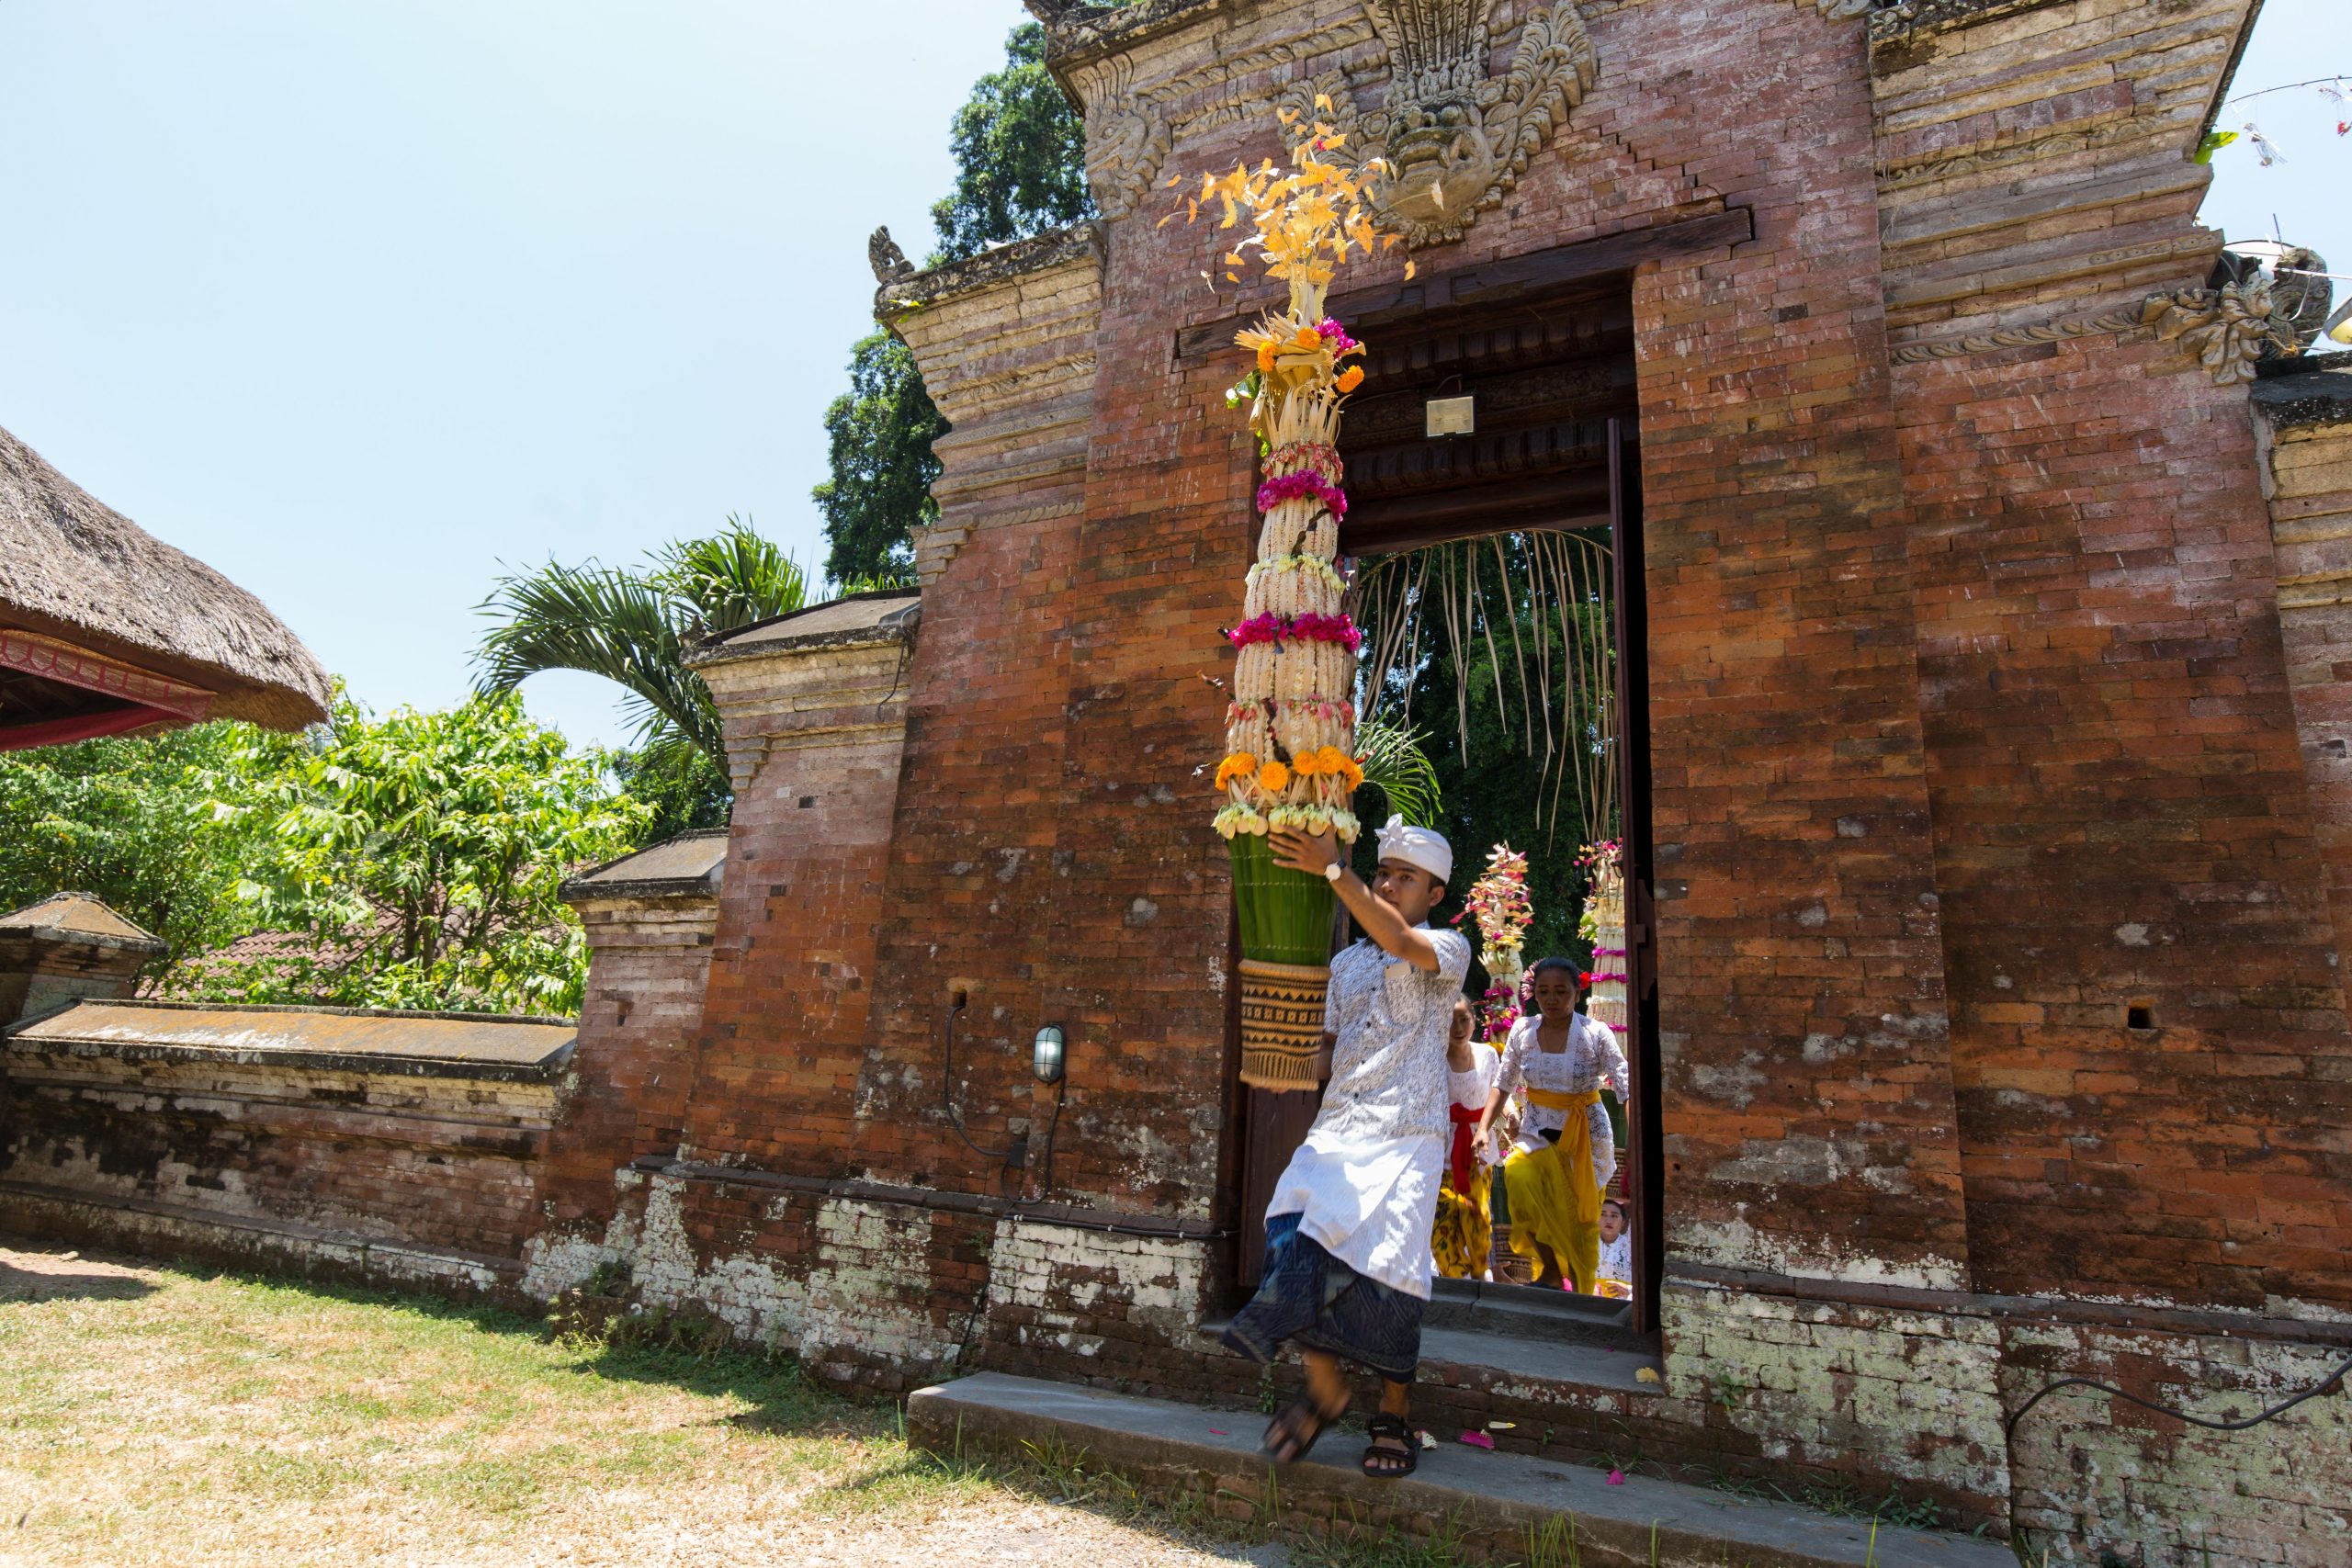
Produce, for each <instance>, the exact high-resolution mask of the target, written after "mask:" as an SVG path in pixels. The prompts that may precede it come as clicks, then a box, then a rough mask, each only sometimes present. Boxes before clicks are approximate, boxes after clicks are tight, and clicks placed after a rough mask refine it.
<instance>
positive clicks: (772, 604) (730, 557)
mask: <svg viewBox="0 0 2352 1568" xmlns="http://www.w3.org/2000/svg"><path fill="white" fill-rule="evenodd" d="M808 603H809V577H808V573H806V572H805V571H803V570H801V569H800V566H799V564H798V563H797V562H796V561H794V560H793V559H792V558H791V557H789V556H787V555H786V554H785V553H784V552H783V551H782V550H780V549H778V548H777V547H775V545H774V544H773V543H771V542H770V541H768V540H766V539H764V538H762V537H761V536H759V535H758V534H756V533H754V532H752V527H751V525H750V524H749V523H748V522H744V521H741V520H739V519H737V518H734V517H729V519H728V520H727V527H726V529H725V530H724V531H723V532H721V533H718V534H715V535H712V536H709V537H707V538H701V539H686V540H682V541H680V542H678V543H675V544H671V545H665V546H663V547H662V548H661V549H659V550H656V551H654V552H653V554H652V555H651V556H650V557H649V558H647V560H646V562H645V564H643V565H642V566H637V567H608V566H603V565H600V564H598V563H597V562H595V561H593V560H592V561H589V562H588V563H586V564H585V565H582V566H564V565H562V564H560V563H559V562H556V561H549V562H548V564H547V565H545V566H543V567H540V568H539V569H538V570H536V571H530V572H523V573H518V574H516V575H514V576H510V577H504V578H501V579H500V580H499V581H498V583H497V585H496V586H495V587H494V588H493V589H492V591H491V594H490V597H489V598H488V599H486V600H484V601H483V602H482V606H481V609H482V614H483V615H486V616H488V617H490V619H491V620H492V626H491V628H490V630H489V631H488V632H486V633H485V634H483V637H482V639H481V646H480V647H479V648H478V649H475V652H474V668H475V689H476V691H477V692H479V693H481V694H482V695H484V696H495V695H499V694H504V693H509V692H512V691H514V690H515V688H516V687H518V686H520V685H521V684H522V683H523V682H525V681H526V680H528V679H530V678H531V677H532V676H534V675H537V674H538V673H540V672H541V671H548V670H578V671H585V672H586V673H588V674H591V675H601V676H603V677H604V678H605V680H607V681H611V682H614V683H616V685H618V686H620V687H621V689H622V690H623V692H624V693H626V694H627V695H626V698H625V708H626V711H627V712H628V715H629V717H630V718H631V720H632V721H633V722H634V723H635V724H636V726H637V730H638V736H637V745H636V746H635V747H634V748H633V749H632V750H630V751H629V752H628V753H625V754H624V755H623V757H621V758H619V759H616V761H615V765H616V768H617V770H618V771H619V772H620V773H621V774H622V776H623V778H624V779H626V780H628V781H630V782H631V784H632V785H633V786H642V791H643V793H642V795H641V797H642V798H644V799H645V800H647V801H648V803H649V804H650V806H652V807H653V810H652V812H651V813H650V815H649V817H648V818H647V831H648V832H654V831H662V834H663V836H664V837H667V836H671V835H673V834H675V833H678V832H683V831H685V830H686V829H690V828H711V827H717V826H718V825H719V824H720V823H722V822H724V821H725V820H726V819H727V807H728V802H729V790H728V783H727V744H726V739H725V737H724V736H723V735H722V734H721V733H720V729H719V722H718V708H717V707H716V706H715V705H713V704H712V703H711V700H710V692H709V690H708V689H707V688H706V687H705V686H704V685H703V683H702V678H701V677H700V676H698V675H696V674H695V672H694V671H692V670H689V669H688V668H687V667H686V655H687V653H688V652H689V650H690V649H691V648H692V646H693V644H694V643H695V640H696V639H698V638H700V637H707V636H711V635H714V634H717V633H720V632H729V631H736V630H739V629H741V627H744V626H751V625H752V624H753V623H754V622H758V621H764V620H771V619H773V618H775V616H777V615H789V614H791V613H792V612H793V611H795V610H799V609H803V608H806V607H807V605H808Z"/></svg>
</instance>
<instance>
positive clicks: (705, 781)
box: [613, 738, 735, 844]
mask: <svg viewBox="0 0 2352 1568" xmlns="http://www.w3.org/2000/svg"><path fill="white" fill-rule="evenodd" d="M613 773H614V776H615V777H616V778H618V779H619V780H620V782H621V788H622V789H623V790H624V791H625V792H627V794H628V796H629V798H631V799H632V800H638V801H642V802H643V803H644V804H645V806H646V807H647V809H648V810H649V811H650V812H651V815H650V817H649V818H647V819H646V823H645V830H644V832H643V833H642V834H640V835H639V842H641V843H647V844H658V843H661V842H662V840H666V839H674V838H676V837H677V836H678V835H679V834H681V833H693V832H699V831H702V830H704V829H710V828H724V827H725V826H727V819H728V816H729V813H730V812H731V811H732V809H733V808H734V805H735V793H734V790H733V788H732V787H731V785H730V782H729V778H728V776H727V770H726V769H724V768H722V767H720V766H719V765H718V763H717V762H714V761H711V759H710V753H709V752H707V751H705V750H703V749H702V748H701V747H699V746H695V745H691V744H689V743H688V742H686V741H684V740H682V739H675V738H670V739H660V740H656V741H653V742H652V743H651V744H650V745H646V746H640V747H639V748H637V749H636V750H630V751H617V752H615V753H614V755H613Z"/></svg>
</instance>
